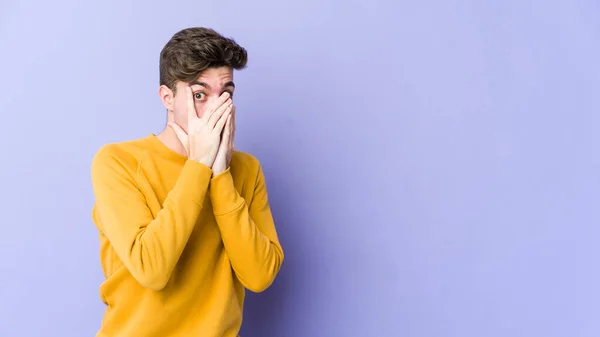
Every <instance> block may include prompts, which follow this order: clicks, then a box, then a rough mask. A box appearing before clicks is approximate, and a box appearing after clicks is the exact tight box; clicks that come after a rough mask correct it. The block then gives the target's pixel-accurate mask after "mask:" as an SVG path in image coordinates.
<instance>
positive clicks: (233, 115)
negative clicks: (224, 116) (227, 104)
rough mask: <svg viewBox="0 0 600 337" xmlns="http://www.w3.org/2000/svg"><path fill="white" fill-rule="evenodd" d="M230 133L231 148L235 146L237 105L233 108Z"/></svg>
mask: <svg viewBox="0 0 600 337" xmlns="http://www.w3.org/2000/svg"><path fill="white" fill-rule="evenodd" d="M230 130H231V131H230V135H229V137H231V140H230V144H231V148H234V147H235V140H234V139H235V106H234V107H233V108H232V109H231V124H230Z"/></svg>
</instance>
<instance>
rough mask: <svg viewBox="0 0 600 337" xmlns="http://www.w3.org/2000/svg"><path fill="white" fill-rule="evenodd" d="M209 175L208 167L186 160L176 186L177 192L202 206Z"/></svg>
mask: <svg viewBox="0 0 600 337" xmlns="http://www.w3.org/2000/svg"><path fill="white" fill-rule="evenodd" d="M211 175H212V170H211V169H210V167H208V166H206V165H204V164H202V163H200V162H197V161H194V160H188V161H186V162H185V164H184V165H183V169H182V170H181V173H180V174H179V179H178V180H177V185H176V187H177V190H178V191H181V192H180V193H181V194H182V195H185V196H187V197H188V198H190V199H191V200H193V201H194V202H196V203H197V204H198V205H200V206H202V204H203V203H204V198H205V197H206V192H207V190H208V185H209V183H210V177H211Z"/></svg>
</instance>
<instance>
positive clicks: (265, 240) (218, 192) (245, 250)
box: [209, 165, 284, 292]
mask: <svg viewBox="0 0 600 337" xmlns="http://www.w3.org/2000/svg"><path fill="white" fill-rule="evenodd" d="M254 186H255V187H254V191H253V197H252V201H251V203H250V204H249V205H248V204H247V203H246V201H245V200H244V198H243V197H242V196H240V194H239V193H238V191H237V190H236V188H235V186H234V182H233V177H232V175H231V171H230V169H227V170H226V171H224V172H223V173H221V174H219V175H218V176H216V177H214V178H213V179H212V182H211V186H210V192H209V193H210V198H211V202H212V204H213V212H214V214H215V218H216V220H217V224H218V226H219V228H220V231H221V237H222V240H223V244H224V246H225V250H226V251H227V255H228V257H229V260H230V261H231V266H232V268H233V270H234V272H235V273H236V275H237V277H238V279H239V280H240V282H241V283H242V284H243V285H244V287H246V288H247V289H248V290H250V291H253V292H261V291H264V290H265V289H267V288H268V287H269V286H270V285H271V283H272V282H273V281H274V279H275V276H276V275H277V273H278V272H279V269H280V267H281V264H282V262H283V257H284V255H283V249H282V247H281V244H280V243H279V239H278V237H277V232H276V230H275V223H274V221H273V217H272V215H271V209H270V207H269V202H268V197H267V188H266V184H265V178H264V175H263V171H262V169H261V167H260V165H259V169H258V174H257V177H256V181H255V184H254Z"/></svg>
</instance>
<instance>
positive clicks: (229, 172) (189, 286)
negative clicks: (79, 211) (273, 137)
mask: <svg viewBox="0 0 600 337" xmlns="http://www.w3.org/2000/svg"><path fill="white" fill-rule="evenodd" d="M246 61H247V54H246V51H245V50H244V49H243V48H242V47H240V46H239V45H238V44H237V43H236V42H235V41H233V40H231V39H228V38H225V37H223V36H221V35H219V34H218V33H217V32H215V31H214V30H211V29H207V28H190V29H185V30H182V31H180V32H178V33H177V34H175V35H174V36H173V37H172V38H171V40H170V41H169V42H168V43H167V44H166V46H165V47H164V48H163V50H162V52H161V54H160V88H159V91H158V92H159V96H160V99H161V100H162V102H163V104H164V106H165V107H166V109H167V114H168V123H167V126H166V127H165V129H164V130H163V131H162V132H161V133H160V134H158V135H153V134H150V135H149V136H148V137H144V138H142V139H137V140H131V141H125V142H120V143H113V144H109V145H105V146H104V147H102V148H101V149H100V150H99V151H98V153H97V154H96V156H95V157H94V160H93V163H92V171H91V173H92V184H93V189H94V194H95V197H96V203H95V205H94V208H93V219H94V222H95V224H96V227H97V228H98V230H99V232H100V243H101V249H100V257H101V263H102V269H103V271H104V275H105V277H106V281H105V282H103V283H102V285H101V287H100V296H101V299H102V301H103V302H104V303H105V304H106V306H107V308H106V312H105V315H104V318H103V320H102V324H101V328H100V331H99V332H98V334H97V336H101V337H133V336H136V337H178V336H181V337H192V336H203V337H210V336H215V337H217V336H219V337H223V336H224V337H231V336H237V335H238V333H239V330H240V326H241V322H242V309H243V304H244V292H245V289H249V290H250V291H253V292H260V291H263V290H265V289H266V288H267V287H268V286H269V285H270V284H271V283H272V282H273V280H274V278H275V276H276V275H277V273H278V271H279V268H280V266H281V264H282V262H283V250H282V248H281V245H280V243H279V240H278V237H277V232H276V230H275V225H274V223H273V218H272V216H271V211H270V208H269V203H268V201H267V190H266V185H265V178H264V176H263V171H262V169H261V166H260V164H259V162H258V161H257V159H255V158H254V157H252V156H251V155H249V154H246V153H242V152H239V151H234V150H233V143H234V139H233V137H234V134H235V107H234V105H233V103H232V96H233V92H234V89H235V84H234V82H233V70H239V69H243V68H244V67H245V66H246Z"/></svg>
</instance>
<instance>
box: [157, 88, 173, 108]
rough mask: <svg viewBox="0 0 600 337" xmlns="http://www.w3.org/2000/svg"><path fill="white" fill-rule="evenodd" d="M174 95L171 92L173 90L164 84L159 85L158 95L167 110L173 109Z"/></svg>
mask: <svg viewBox="0 0 600 337" xmlns="http://www.w3.org/2000/svg"><path fill="white" fill-rule="evenodd" d="M174 96H175V95H174V94H173V90H171V89H169V87H167V86H166V85H164V84H163V85H161V86H160V87H159V88H158V97H160V100H161V101H162V103H163V105H164V106H165V108H167V110H169V111H173V110H174V109H175V97H174Z"/></svg>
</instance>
